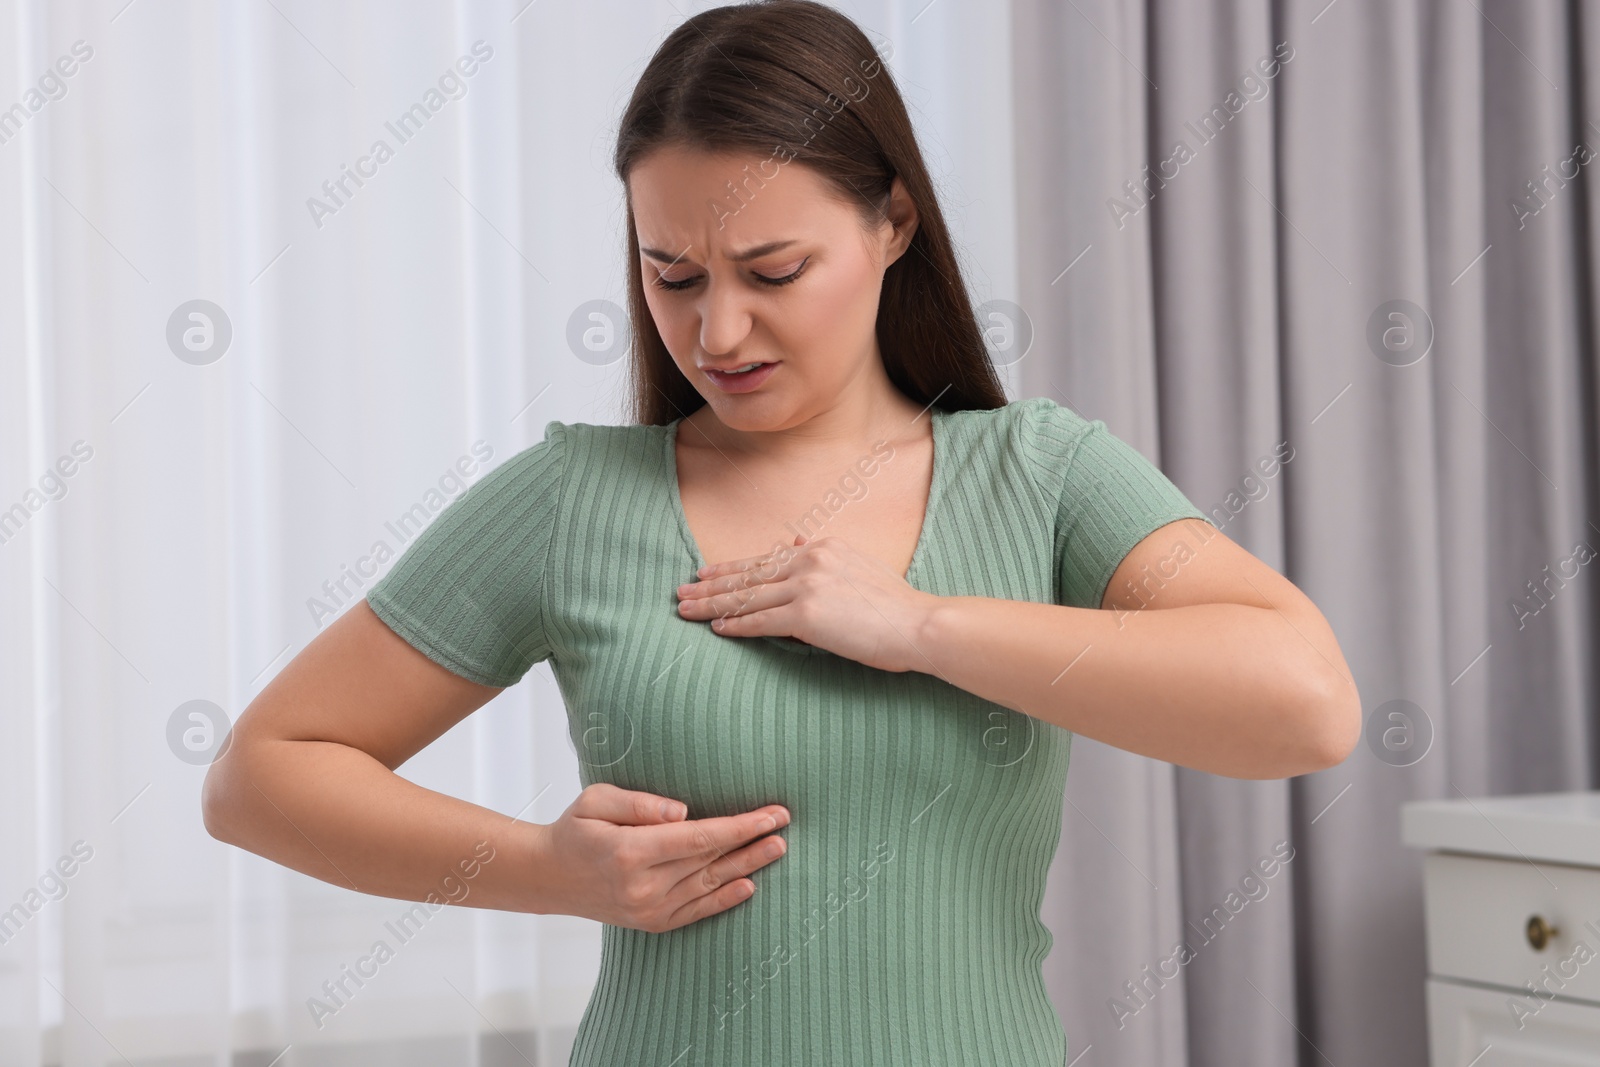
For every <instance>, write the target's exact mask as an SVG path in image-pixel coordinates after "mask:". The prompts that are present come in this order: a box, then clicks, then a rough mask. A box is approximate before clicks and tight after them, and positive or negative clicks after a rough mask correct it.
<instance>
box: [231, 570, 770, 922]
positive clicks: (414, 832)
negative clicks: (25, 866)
mask: <svg viewBox="0 0 1600 1067" xmlns="http://www.w3.org/2000/svg"><path fill="white" fill-rule="evenodd" d="M499 692H500V690H499V689H497V688H494V687H492V686H486V685H480V684H479V683H477V682H474V681H470V680H469V679H466V678H463V677H461V676H459V675H457V674H454V673H453V672H451V671H449V670H446V669H445V668H444V667H442V666H440V665H439V664H437V663H435V662H433V661H432V660H431V659H429V658H428V657H427V656H425V655H423V654H422V653H421V652H419V651H417V650H416V649H415V648H413V647H412V646H411V645H409V644H408V643H406V641H405V640H403V639H402V638H401V637H400V636H399V635H398V634H396V633H395V632H394V631H393V630H391V629H389V627H388V626H386V625H385V624H384V622H383V621H382V620H381V619H379V618H378V617H377V615H376V614H374V613H373V611H372V609H371V608H370V607H369V606H368V604H367V602H366V601H365V600H362V601H360V602H359V603H357V604H355V605H353V606H352V607H351V608H350V609H349V610H348V611H346V612H345V613H344V614H343V615H341V616H340V617H339V618H338V619H336V620H335V621H334V622H333V623H332V624H330V625H329V626H328V628H327V629H326V630H325V631H323V632H322V633H321V634H318V635H317V636H316V637H315V638H314V639H313V640H312V641H311V643H310V644H308V645H307V646H306V647H305V648H304V649H303V650H302V651H301V652H300V653H299V654H298V655H297V656H295V658H294V659H293V660H291V661H290V662H289V664H288V665H287V666H285V667H284V669H283V670H282V671H281V672H279V674H278V675H277V676H276V677H275V678H273V680H272V681H271V682H270V683H268V685H267V687H266V688H265V689H263V690H262V691H261V693H260V694H258V695H257V696H256V698H255V699H254V700H253V701H251V703H250V705H249V707H247V708H246V709H245V710H244V713H243V714H242V715H240V717H239V721H238V722H237V723H235V724H234V727H233V730H232V732H231V734H230V736H229V738H228V740H227V742H226V747H225V748H224V750H223V754H222V755H221V756H220V757H218V758H217V759H216V761H215V762H213V763H212V765H211V767H210V769H209V771H208V773H207V775H206V780H205V785H204V787H203V790H202V800H201V803H202V812H203V815H204V819H205V826H206V830H207V831H208V832H209V833H210V834H211V835H212V836H213V837H215V838H217V839H218V840H221V841H225V842H227V843H229V844H232V845H237V846H238V847H240V848H243V849H245V850H247V851H250V852H254V853H256V854H257V855H260V856H264V857H266V858H267V859H270V860H273V861H275V862H277V863H280V864H283V865H284V866H286V867H292V868H294V869H295V870H297V871H300V872H302V873H304V874H308V875H311V876H312V877H315V878H320V879H322V880H323V881H326V882H330V883H333V884H335V885H342V886H345V887H346V888H349V889H353V890H355V891H357V892H361V893H369V894H373V895H376V896H383V897H394V898H398V899H402V900H418V901H420V900H426V899H428V898H429V896H430V894H431V895H432V897H433V898H434V899H435V900H437V901H440V902H448V903H454V904H459V905H463V906H467V907H482V908H494V909H498V910H502V911H520V912H532V913H538V914H551V913H560V914H572V915H583V916H585V917H587V918H593V919H596V920H598V921H604V922H611V923H616V924H619V925H626V926H634V927H636V928H639V929H652V930H665V929H671V928H674V927H676V926H680V925H684V924H685V923H688V922H693V921H695V920H696V919H699V918H703V917H705V916H706V915H709V914H712V913H714V912H716V911H722V910H725V909H726V908H729V907H732V906H733V905H734V904H737V903H738V902H739V900H741V899H743V897H742V896H740V895H739V894H738V892H737V890H738V889H739V888H740V886H741V884H742V883H743V882H744V877H743V876H744V875H747V874H749V873H750V872H751V871H752V870H754V869H755V868H756V867H758V866H761V865H763V864H765V863H769V862H771V860H772V859H774V858H776V857H775V856H768V855H766V854H765V851H764V850H765V847H766V846H768V845H769V839H766V838H764V837H763V838H762V840H757V841H755V842H754V843H753V844H749V845H747V846H746V845H745V843H746V842H749V841H750V840H751V839H752V838H755V837H758V836H760V835H762V834H764V833H765V832H766V831H767V830H768V829H769V827H767V826H766V825H765V822H764V820H765V818H766V816H767V815H768V814H776V815H778V822H777V826H780V827H781V826H783V825H785V824H786V823H787V821H788V816H787V812H783V811H782V809H779V808H777V807H776V806H769V807H767V808H762V809H758V810H756V811H754V812H748V813H744V814H741V815H735V816H726V817H722V818H711V819H699V820H690V821H685V822H682V823H677V818H678V817H671V818H669V817H663V816H662V815H661V814H660V812H659V810H658V809H659V806H660V801H661V800H662V799H664V798H661V797H657V796H655V795H654V794H647V793H640V792H634V791H627V790H621V789H617V788H616V787H613V786H607V785H595V786H591V787H589V788H588V789H586V790H584V792H583V795H582V796H580V797H579V799H578V801H576V802H575V803H574V804H573V805H572V807H570V808H569V809H568V811H567V812H566V813H565V814H563V815H562V817H561V819H560V820H558V821H557V822H556V823H552V824H549V825H540V824H537V823H532V822H524V821H521V820H518V819H515V818H513V817H511V816H507V815H504V814H501V813H499V812H496V811H491V810H490V809H488V808H484V807H481V806H479V805H477V804H473V803H471V802H469V801H465V800H461V799H460V798H458V797H452V796H448V795H446V794H443V793H439V792H436V791H434V790H431V789H426V788H424V787H422V786H419V785H417V784H415V783H413V782H410V781H407V780H406V779H404V778H402V777H400V776H399V775H398V774H396V773H395V768H397V767H399V766H400V765H401V764H403V763H405V762H406V761H407V760H408V759H410V758H411V757H412V756H413V755H415V754H416V753H417V752H419V751H421V750H422V749H423V748H425V747H426V746H427V745H428V744H430V743H431V742H432V741H434V740H435V739H436V738H438V737H439V736H441V735H442V734H443V733H444V732H445V731H447V730H449V729H450V728H451V727H452V726H454V725H455V724H456V723H458V722H460V721H461V720H462V719H464V718H466V716H467V715H469V714H471V713H472V712H473V711H475V710H476V709H478V708H480V707H482V706H483V705H484V704H486V703H487V702H488V701H489V700H490V699H491V698H492V697H494V696H495V695H496V694H497V693H499ZM668 823H675V825H665V824H668ZM779 840H780V841H781V839H779ZM740 846H745V847H740Z"/></svg>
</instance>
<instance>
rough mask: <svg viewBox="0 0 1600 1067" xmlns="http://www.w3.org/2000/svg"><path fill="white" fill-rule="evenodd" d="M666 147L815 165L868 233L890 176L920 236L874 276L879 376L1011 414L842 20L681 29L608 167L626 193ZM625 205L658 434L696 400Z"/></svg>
mask: <svg viewBox="0 0 1600 1067" xmlns="http://www.w3.org/2000/svg"><path fill="white" fill-rule="evenodd" d="M667 145H676V146H682V147H685V148H689V149H696V150H704V151H711V152H723V151H736V152H748V151H753V152H759V153H762V154H763V155H764V156H766V157H767V158H766V159H765V160H764V162H763V164H762V168H763V169H765V168H766V167H767V164H768V163H774V162H775V163H776V164H777V165H780V166H785V165H786V166H794V165H796V164H801V165H804V166H807V167H810V168H812V169H813V170H814V171H816V172H817V173H818V174H819V175H820V176H821V177H822V178H824V179H825V180H826V181H828V182H829V183H830V184H831V186H832V187H833V188H834V189H835V190H837V193H838V195H839V196H840V198H841V199H842V200H843V201H844V202H845V203H850V204H854V205H855V206H856V207H857V208H858V209H859V210H860V212H861V219H862V224H863V225H864V226H868V227H871V226H874V225H878V224H881V221H882V219H883V218H884V212H885V210H886V208H887V207H888V204H889V192H890V187H891V185H892V183H893V181H894V179H895V177H897V176H898V177H899V178H900V180H901V181H902V182H904V183H905V187H906V191H907V193H908V194H909V195H910V197H911V200H912V201H913V202H914V203H915V204H916V206H917V215H918V224H917V230H916V233H915V234H914V235H913V236H912V239H911V245H910V247H909V248H908V249H907V250H906V251H905V252H904V253H903V254H902V255H901V256H900V258H899V259H897V260H895V262H894V263H892V264H890V266H889V268H888V269H887V270H886V271H885V272H884V277H883V292H882V295H881V297H880V300H879V305H878V322H877V335H878V348H879V351H881V352H882V354H883V364H884V370H885V371H886V372H887V374H888V376H889V380H890V381H891V382H892V383H894V385H895V387H896V388H898V389H899V390H900V391H901V392H903V393H905V394H906V396H908V397H910V398H911V399H912V400H916V401H918V402H919V403H923V404H927V403H930V402H934V401H935V398H937V404H936V406H938V407H940V408H942V409H944V410H946V411H961V410H965V409H969V408H979V409H988V408H997V407H1001V406H1003V405H1004V404H1005V403H1006V395H1005V390H1004V388H1003V387H1002V386H1001V383H1000V377H999V375H998V374H997V373H996V372H995V369H994V364H993V362H992V361H991V360H990V358H989V354H988V350H987V349H986V348H985V347H984V344H983V337H982V334H981V333H980V332H979V328H978V322H977V316H976V315H975V313H974V312H973V309H972V304H971V301H970V300H969V298H968V296H967V290H966V287H965V285H964V284H963V281H962V277H961V269H960V266H959V265H958V263H957V262H956V256H955V252H954V250H953V249H952V247H951V243H950V231H949V229H948V227H946V225H945V221H944V215H943V213H942V212H941V211H940V210H939V202H938V198H937V197H936V196H935V195H934V189H933V183H932V181H931V180H930V179H929V177H928V169H927V167H926V165H925V164H924V163H923V159H922V152H921V150H920V149H919V148H918V147H917V142H916V137H915V134H914V133H913V130H912V126H911V119H910V116H909V115H908V114H907V113H906V108H905V103H904V101H902V99H901V97H900V91H899V89H898V88H896V86H895V84H894V79H893V78H892V77H891V76H890V74H889V70H888V68H887V67H886V66H884V65H883V63H882V60H881V58H880V57H879V55H878V52H877V51H876V49H874V48H873V45H872V42H871V41H869V40H868V39H867V36H866V35H865V34H864V33H862V32H861V29H860V28H859V27H858V26H857V25H856V24H855V23H854V22H852V21H851V20H850V19H849V18H848V17H847V16H845V15H844V14H841V13H840V12H838V11H835V10H834V9H833V8H831V7H828V6H826V5H824V4H820V3H814V2H812V0H755V2H752V3H742V4H732V5H728V6H726V7H717V8H712V9H710V10H708V11H702V12H700V13H699V14H698V15H695V16H693V17H692V18H690V19H688V20H687V21H685V22H684V23H683V24H682V25H681V26H679V27H677V28H676V29H675V30H673V31H672V33H671V34H670V35H669V36H668V37H667V39H666V40H665V41H663V42H662V43H661V47H660V48H658V49H656V53H655V55H654V56H652V57H651V59H650V63H649V65H648V66H647V67H646V68H645V70H644V73H643V74H641V75H640V77H639V83H638V84H637V85H636V86H634V90H633V96H632V98H631V99H630V100H629V101H628V106H627V109H626V110H625V111H624V112H623V115H622V121H621V124H620V128H619V131H618V134H617V148H616V156H615V166H616V172H617V177H618V178H619V179H620V180H621V181H622V186H623V190H624V195H625V196H628V193H627V189H628V175H629V173H630V172H631V171H632V169H633V167H634V166H635V165H636V164H637V163H638V162H640V161H641V160H642V159H643V158H644V157H645V156H647V155H648V154H649V153H651V152H653V151H655V150H656V149H658V148H662V147H664V146H667ZM747 175H748V176H747V177H746V179H745V187H746V188H748V187H749V185H750V183H751V182H754V183H755V184H756V187H758V188H759V186H760V184H762V179H763V177H765V178H766V179H767V180H770V179H771V178H772V176H773V175H772V174H770V173H769V174H766V175H764V176H763V175H760V174H754V173H753V172H750V171H749V170H748V168H747ZM738 191H739V190H738V189H736V188H735V186H734V185H733V183H732V182H730V183H729V196H728V198H727V203H728V205H730V207H733V208H736V207H737V205H738V204H739V203H740V201H739V200H738V199H737V193H738ZM628 199H629V203H628V313H629V319H630V322H631V326H632V334H633V346H632V351H631V353H630V354H629V358H630V360H631V362H632V367H633V397H632V405H633V418H634V420H635V421H636V422H640V423H646V424H649V425H662V424H665V423H668V422H671V421H672V420H673V419H675V418H677V417H678V416H680V415H688V414H690V413H692V412H694V411H695V410H697V409H698V408H700V407H701V406H702V405H704V404H705V398H704V397H702V396H701V395H700V393H699V392H698V391H697V390H696V389H695V387H694V386H693V385H691V384H690V383H689V380H688V379H687V378H685V377H684V376H683V374H682V372H681V371H679V370H678V366H677V364H676V363H674V362H673V360H672V356H671V354H670V353H669V352H668V351H667V347H666V344H665V343H664V342H663V341H662V340H661V334H660V331H658V330H657V329H656V325H655V320H654V319H653V318H652V317H651V315H650V308H649V306H648V305H647V304H646V303H645V295H644V278H643V272H642V269H641V267H640V264H639V236H638V232H637V230H636V229H635V227H634V220H633V204H632V200H631V196H629V197H628Z"/></svg>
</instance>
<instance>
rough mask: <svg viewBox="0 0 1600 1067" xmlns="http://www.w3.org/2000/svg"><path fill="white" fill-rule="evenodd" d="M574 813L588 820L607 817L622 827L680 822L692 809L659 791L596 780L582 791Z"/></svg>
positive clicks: (608, 820) (607, 820) (605, 818)
mask: <svg viewBox="0 0 1600 1067" xmlns="http://www.w3.org/2000/svg"><path fill="white" fill-rule="evenodd" d="M663 805H664V806H665V808H663ZM573 814H575V815H579V816H582V817H583V818H586V819H604V820H605V821H606V822H613V823H617V824H618V825H621V826H653V825H655V824H657V823H674V822H679V821H681V820H683V819H685V818H687V817H688V814H689V809H688V808H687V807H686V806H685V805H684V804H683V802H682V801H680V800H674V799H673V798H672V797H664V796H661V795H660V794H659V793H645V792H641V791H639V790H636V789H623V788H621V787H619V786H615V785H612V784H611V783H610V782H597V783H596V784H595V785H594V786H592V787H590V788H588V789H585V790H584V791H583V792H582V793H581V794H579V796H578V803H577V804H575V805H574V806H573Z"/></svg>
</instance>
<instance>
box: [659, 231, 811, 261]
mask: <svg viewBox="0 0 1600 1067" xmlns="http://www.w3.org/2000/svg"><path fill="white" fill-rule="evenodd" d="M794 243H795V240H794V238H792V237H791V238H787V239H786V240H782V241H768V242H767V243H766V244H762V245H756V246H755V247H754V248H747V249H745V250H744V251H743V252H732V253H729V255H728V258H729V259H731V260H733V261H734V262H735V263H743V262H745V261H746V260H751V259H757V258H759V257H761V256H765V255H770V254H771V253H773V252H780V251H782V250H783V249H785V248H788V247H789V246H790V245H792V244H794ZM639 251H641V252H643V253H644V254H645V255H647V256H649V257H650V258H651V259H658V260H660V261H661V262H663V263H666V264H668V265H671V264H673V263H676V262H677V261H678V260H680V259H682V258H683V256H684V253H686V252H688V251H689V250H688V249H687V248H685V249H684V250H683V252H679V253H678V254H677V255H675V256H674V255H669V254H668V253H666V252H662V251H660V250H659V249H655V248H640V249H639Z"/></svg>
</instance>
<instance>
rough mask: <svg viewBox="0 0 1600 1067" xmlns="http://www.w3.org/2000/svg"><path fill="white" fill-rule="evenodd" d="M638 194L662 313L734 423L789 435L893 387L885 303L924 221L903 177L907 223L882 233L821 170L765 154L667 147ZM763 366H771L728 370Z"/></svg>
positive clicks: (682, 366)
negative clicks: (856, 398) (883, 330)
mask: <svg viewBox="0 0 1600 1067" xmlns="http://www.w3.org/2000/svg"><path fill="white" fill-rule="evenodd" d="M628 188H629V194H630V198H631V201H632V205H633V217H634V226H635V228H636V230H637V233H638V237H639V247H640V258H641V264H640V266H641V270H642V274H643V278H644V291H645V299H646V302H647V303H648V304H649V307H650V314H651V315H652V317H653V318H654V319H655V324H656V328H657V329H658V330H659V331H660V332H661V338H662V340H663V341H664V342H665V343H666V346H667V350H668V351H669V352H670V353H671V354H672V358H673V361H674V362H676V363H677V365H678V369H679V370H680V371H682V372H683V375H684V377H686V378H688V379H689V381H690V382H692V383H694V387H695V388H696V389H697V390H699V391H700V394H701V395H702V396H704V397H705V398H706V402H707V403H708V404H709V405H710V406H711V408H712V411H713V412H714V413H715V414H716V415H717V417H718V418H719V419H720V420H721V421H722V422H723V423H724V424H725V425H728V426H730V427H733V428H735V429H746V430H760V429H781V428H785V427H788V426H791V425H794V424H795V423H798V422H801V421H804V420H805V419H807V418H809V417H811V416H813V415H815V414H817V413H818V412H819V411H823V410H826V409H827V408H829V407H831V406H832V405H833V404H834V403H836V402H837V400H838V398H839V397H841V396H843V395H845V394H847V393H849V392H850V391H851V390H852V389H853V388H861V387H870V388H878V387H879V386H880V384H881V383H882V382H884V381H886V378H885V375H884V373H883V369H882V357H881V355H880V354H879V351H878V343H877V334H876V329H875V327H876V323H877V318H878V298H879V295H880V292H881V290H882V287H883V272H884V271H885V270H886V269H887V268H888V266H889V265H890V264H891V263H893V262H894V261H895V259H897V258H899V256H900V254H901V253H902V252H904V250H905V248H906V247H907V244H908V243H909V241H910V236H911V234H912V233H913V232H914V231H915V219H916V216H915V210H914V209H913V208H911V207H910V201H909V198H907V197H906V196H905V195H904V187H903V185H902V184H901V183H900V180H899V179H898V178H897V179H895V193H896V195H895V197H894V198H893V202H892V204H891V207H890V211H889V215H890V218H899V219H903V220H907V221H906V222H904V223H903V224H902V225H900V226H899V228H898V229H897V228H896V226H895V225H891V223H890V222H889V221H888V220H883V221H882V222H881V224H880V225H879V226H878V227H876V228H875V229H874V230H873V231H871V232H867V231H864V230H863V229H862V226H861V221H860V215H859V214H858V212H857V210H856V209H855V208H854V207H853V206H850V205H848V204H844V203H841V202H840V201H839V200H837V199H836V198H834V197H833V196H831V195H829V190H828V188H827V186H826V184H825V183H824V181H823V179H822V178H820V177H819V176H818V175H817V173H816V172H815V171H813V170H811V169H809V168H808V167H806V166H804V165H802V164H799V163H795V162H789V163H781V164H780V163H779V161H778V160H777V159H775V158H769V157H766V156H763V155H761V154H760V153H751V154H742V153H715V154H714V153H708V152H704V151H697V150H692V149H684V148H677V147H669V148H662V149H659V150H657V151H656V152H653V153H651V154H650V155H649V156H647V157H646V158H645V159H644V160H643V161H641V162H640V163H638V164H636V165H635V166H634V169H633V171H632V172H631V173H630V175H629V181H628ZM735 189H737V190H738V195H735V192H734V190H735ZM750 363H766V364H771V366H769V367H762V368H758V369H756V370H754V371H751V372H748V373H749V375H750V376H749V377H741V376H739V375H727V376H722V375H718V374H717V373H716V372H717V371H732V370H734V369H736V368H739V367H743V366H745V365H747V364H750Z"/></svg>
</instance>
